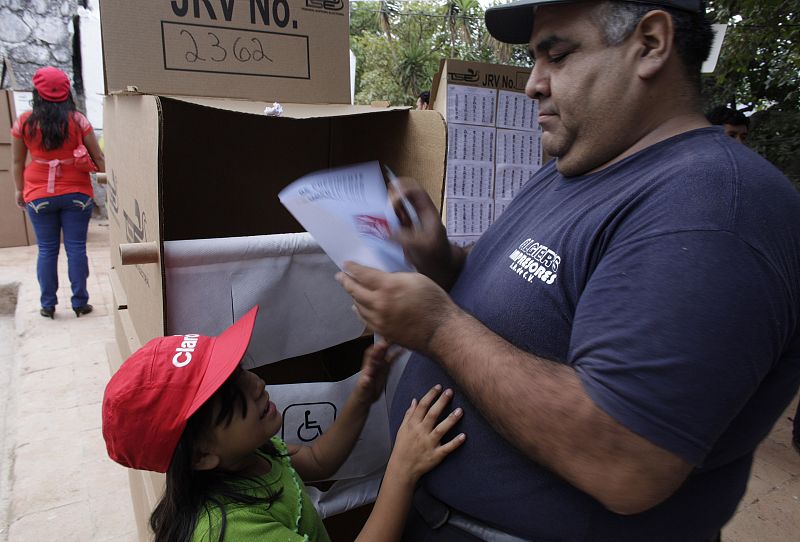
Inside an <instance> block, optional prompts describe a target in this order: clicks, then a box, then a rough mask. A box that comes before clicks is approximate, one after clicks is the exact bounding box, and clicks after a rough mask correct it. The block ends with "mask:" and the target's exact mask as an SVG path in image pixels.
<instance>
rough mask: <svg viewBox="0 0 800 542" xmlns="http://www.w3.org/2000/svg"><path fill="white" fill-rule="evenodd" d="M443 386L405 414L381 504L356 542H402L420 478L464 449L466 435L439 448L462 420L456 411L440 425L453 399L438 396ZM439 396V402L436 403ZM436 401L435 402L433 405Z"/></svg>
mask: <svg viewBox="0 0 800 542" xmlns="http://www.w3.org/2000/svg"><path fill="white" fill-rule="evenodd" d="M440 391H441V386H436V387H435V388H433V389H432V390H430V391H429V392H428V393H427V394H426V395H425V397H423V398H422V400H421V401H420V402H419V404H417V403H416V400H414V401H412V402H411V406H410V407H409V408H408V410H406V414H405V417H404V418H403V423H402V425H401V426H400V429H399V430H398V431H397V439H396V441H395V445H394V450H393V451H392V456H391V457H390V458H389V464H388V465H387V466H386V474H385V475H384V477H383V484H382V485H381V490H380V493H378V500H377V501H375V507H374V508H373V509H372V513H371V514H370V516H369V519H367V523H366V524H365V525H364V528H363V529H362V530H361V533H360V534H359V535H358V538H356V542H395V541H399V540H400V538H401V536H402V534H403V528H404V526H405V522H406V516H407V515H408V509H409V507H410V506H411V497H412V495H413V493H414V488H415V487H416V485H417V482H418V481H419V479H420V477H422V475H423V474H425V473H426V472H428V471H429V470H431V469H432V468H433V467H435V466H436V465H438V464H439V463H441V462H442V460H443V459H444V458H445V456H447V455H448V454H450V453H451V452H452V451H453V450H455V449H456V448H458V447H459V446H461V444H463V442H464V440H465V439H466V435H465V434H464V433H461V434H459V435H458V436H456V437H455V438H454V439H453V440H451V441H449V442H446V443H444V444H440V442H441V440H442V437H444V435H445V434H446V433H447V432H448V431H449V430H450V429H452V428H453V427H454V426H455V424H456V423H458V421H459V420H460V419H461V415H462V414H463V411H462V410H461V409H460V408H457V409H456V410H454V411H453V412H451V413H450V415H449V416H447V417H446V418H445V419H444V420H442V422H441V423H438V424H437V420H438V419H439V416H441V414H442V412H443V411H444V408H445V407H446V406H447V403H448V402H449V401H450V398H451V397H452V396H453V392H452V390H445V392H444V393H442V394H441V395H439V392H440ZM437 396H438V399H437ZM434 399H435V402H434Z"/></svg>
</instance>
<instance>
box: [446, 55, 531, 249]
mask: <svg viewBox="0 0 800 542" xmlns="http://www.w3.org/2000/svg"><path fill="white" fill-rule="evenodd" d="M529 75H530V69H529V68H520V67H517V66H499V65H494V64H482V63H478V62H466V61H461V60H450V59H448V60H445V61H442V63H441V65H440V69H439V72H438V73H437V74H436V76H435V77H434V82H433V88H432V94H431V100H432V102H433V108H434V110H436V111H438V112H439V113H441V114H442V116H443V117H444V118H445V120H446V122H447V133H448V149H447V158H448V164H447V174H446V180H445V190H444V194H445V204H444V206H443V211H444V212H443V215H444V221H445V224H446V225H447V231H448V235H449V237H450V240H451V241H452V242H454V243H456V244H458V245H463V246H468V245H470V244H472V243H474V242H475V241H476V240H477V239H478V238H479V237H480V236H481V234H483V232H484V231H486V229H487V228H488V227H489V226H490V225H491V224H492V222H494V220H496V219H497V217H499V216H500V215H501V214H502V212H503V211H504V210H505V208H506V207H507V206H508V204H509V203H510V202H511V200H512V199H513V198H514V196H516V194H517V193H518V192H519V190H520V189H521V188H522V186H523V185H524V184H525V183H526V182H527V181H528V179H530V177H531V176H532V175H533V173H534V172H535V171H536V170H537V169H538V168H539V167H540V166H541V164H542V155H541V145H540V139H541V135H540V130H539V126H538V120H537V119H538V103H537V101H536V100H531V99H530V98H528V97H527V96H526V95H525V84H526V82H527V80H528V77H529Z"/></svg>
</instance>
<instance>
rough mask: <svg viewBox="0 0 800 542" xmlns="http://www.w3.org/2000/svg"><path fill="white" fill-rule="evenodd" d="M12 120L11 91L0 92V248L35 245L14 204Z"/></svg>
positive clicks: (21, 213) (18, 209) (20, 211)
mask: <svg viewBox="0 0 800 542" xmlns="http://www.w3.org/2000/svg"><path fill="white" fill-rule="evenodd" d="M15 119H16V115H15V111H14V93H13V91H11V90H0V248H3V247H18V246H25V245H34V244H36V237H35V236H34V233H33V229H32V228H31V225H30V221H29V220H28V217H27V216H26V215H25V211H23V210H21V209H20V208H19V207H17V204H16V202H15V201H14V188H15V187H14V179H13V178H12V177H11V161H12V156H11V126H12V124H13V123H14V120H15Z"/></svg>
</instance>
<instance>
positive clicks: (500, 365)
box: [430, 311, 690, 513]
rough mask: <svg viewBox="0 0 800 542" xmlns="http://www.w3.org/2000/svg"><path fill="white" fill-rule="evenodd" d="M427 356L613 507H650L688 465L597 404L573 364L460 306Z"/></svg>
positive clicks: (525, 448) (537, 454) (529, 448)
mask: <svg viewBox="0 0 800 542" xmlns="http://www.w3.org/2000/svg"><path fill="white" fill-rule="evenodd" d="M430 354H431V355H432V357H433V358H435V359H436V360H437V361H438V362H439V363H440V364H441V365H442V366H443V367H444V369H445V370H446V371H447V372H448V373H449V374H450V375H451V376H452V377H453V378H454V379H455V380H456V381H457V382H458V384H459V385H460V387H461V388H462V391H463V392H464V393H465V394H466V395H467V396H468V397H469V398H470V401H471V402H472V403H473V404H474V405H475V406H476V407H477V408H478V410H479V411H480V412H481V414H482V415H483V416H484V417H485V418H486V419H487V420H488V421H489V422H490V423H491V425H492V427H494V428H495V430H496V431H497V432H498V433H500V434H501V435H502V436H503V437H504V438H505V439H506V440H508V441H509V442H510V443H511V444H513V445H514V446H515V447H516V448H518V449H519V450H520V451H522V452H523V453H524V454H525V455H527V456H528V457H530V458H531V459H532V460H534V461H536V462H537V463H539V464H541V465H543V466H545V467H547V468H549V469H551V470H553V471H554V472H556V473H557V474H559V475H560V476H561V477H563V478H564V479H566V480H567V481H568V482H569V483H571V484H572V485H574V486H576V487H578V488H579V489H581V490H583V491H585V492H587V493H589V494H590V495H592V496H593V497H595V498H596V499H597V500H599V501H600V502H601V503H603V504H604V505H605V506H606V507H607V508H609V509H611V510H612V511H615V512H619V513H635V512H639V511H642V510H645V509H647V508H650V507H652V506H654V505H655V504H657V503H658V502H661V501H662V500H664V499H665V498H666V497H668V496H669V495H670V494H672V492H674V490H675V489H677V487H678V486H679V485H680V483H681V482H682V481H683V479H684V478H685V476H686V475H687V474H688V472H689V470H690V467H689V465H688V464H686V463H685V462H683V461H682V460H681V459H679V458H677V457H676V456H674V455H673V454H671V453H669V452H667V451H665V450H663V449H661V448H659V447H657V446H655V445H654V444H652V443H650V442H649V441H647V440H645V439H643V438H642V437H639V436H638V435H636V434H634V433H633V432H631V431H629V430H628V429H626V428H625V427H624V426H622V425H621V424H619V423H618V422H616V421H615V420H614V419H613V418H612V417H611V416H609V415H608V414H606V413H605V412H603V411H602V410H600V408H599V407H597V405H596V404H595V403H594V402H593V401H592V399H591V398H590V397H589V396H588V394H587V393H586V392H585V390H584V388H583V385H582V384H581V381H580V379H579V377H578V375H577V373H576V372H575V371H574V370H573V369H572V367H570V366H568V365H565V364H562V363H557V362H553V361H549V360H546V359H543V358H539V357H536V356H534V355H532V354H528V353H526V352H523V351H521V350H519V349H517V348H515V347H514V346H513V345H511V344H510V343H508V342H507V341H505V340H503V339H502V338H501V337H499V336H498V335H496V334H495V333H493V332H492V331H490V330H489V329H488V328H486V327H485V326H483V325H482V324H481V323H480V322H478V321H477V320H475V319H474V318H472V317H471V316H469V315H467V314H466V313H464V312H461V311H459V312H458V313H456V314H455V315H453V316H452V317H450V318H448V319H447V320H446V321H445V323H443V324H442V325H441V326H440V327H439V328H438V329H437V331H436V332H435V333H434V335H433V337H432V339H431V342H430Z"/></svg>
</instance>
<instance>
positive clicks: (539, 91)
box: [525, 62, 550, 99]
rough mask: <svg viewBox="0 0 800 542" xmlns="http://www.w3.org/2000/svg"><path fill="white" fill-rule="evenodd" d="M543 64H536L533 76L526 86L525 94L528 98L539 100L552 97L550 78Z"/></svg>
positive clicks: (534, 64)
mask: <svg viewBox="0 0 800 542" xmlns="http://www.w3.org/2000/svg"><path fill="white" fill-rule="evenodd" d="M542 64H543V63H541V62H534V63H533V68H532V69H531V75H530V76H529V77H528V82H527V83H526V84H525V94H526V95H527V96H528V98H535V99H539V98H542V97H543V96H549V95H550V78H549V76H548V74H547V73H546V70H545V68H544V67H543V66H542Z"/></svg>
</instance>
